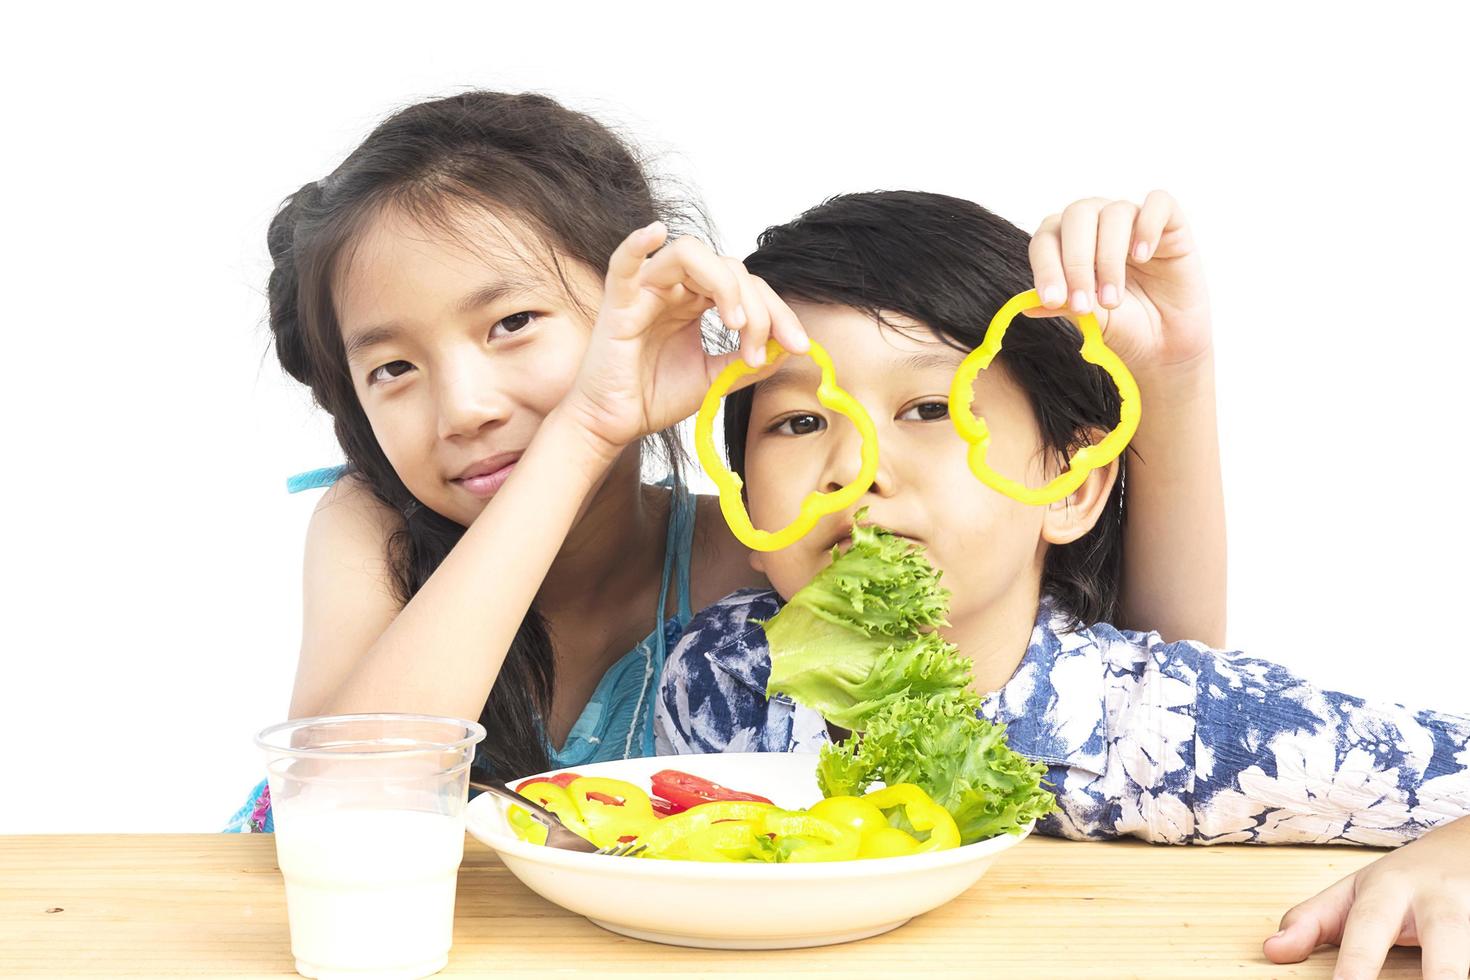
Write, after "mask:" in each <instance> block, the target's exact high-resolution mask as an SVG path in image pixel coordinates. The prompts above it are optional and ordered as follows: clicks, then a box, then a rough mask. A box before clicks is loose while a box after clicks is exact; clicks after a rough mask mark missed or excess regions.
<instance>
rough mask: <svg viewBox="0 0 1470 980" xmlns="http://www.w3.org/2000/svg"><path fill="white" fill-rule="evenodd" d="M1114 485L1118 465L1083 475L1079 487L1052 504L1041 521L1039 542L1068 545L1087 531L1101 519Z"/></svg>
mask: <svg viewBox="0 0 1470 980" xmlns="http://www.w3.org/2000/svg"><path fill="white" fill-rule="evenodd" d="M1117 481H1118V461H1117V460H1116V459H1115V460H1113V461H1112V462H1111V463H1109V464H1108V465H1106V466H1099V467H1098V468H1097V469H1095V470H1091V471H1089V472H1088V474H1087V479H1085V480H1083V481H1082V486H1080V487H1078V488H1077V489H1076V490H1075V491H1073V493H1072V495H1071V496H1069V497H1064V498H1062V499H1061V500H1058V501H1057V502H1056V503H1054V504H1048V505H1047V507H1046V515H1045V516H1044V517H1043V518H1042V523H1041V538H1042V540H1043V541H1045V542H1046V543H1047V544H1071V543H1072V542H1073V541H1076V540H1077V539H1078V538H1080V537H1082V536H1083V535H1084V534H1086V533H1087V532H1088V531H1091V530H1092V529H1093V527H1094V526H1095V525H1096V524H1097V521H1098V518H1100V517H1102V512H1103V508H1104V507H1105V506H1106V505H1107V502H1108V497H1109V496H1110V495H1111V494H1112V492H1113V484H1114V483H1116V482H1117Z"/></svg>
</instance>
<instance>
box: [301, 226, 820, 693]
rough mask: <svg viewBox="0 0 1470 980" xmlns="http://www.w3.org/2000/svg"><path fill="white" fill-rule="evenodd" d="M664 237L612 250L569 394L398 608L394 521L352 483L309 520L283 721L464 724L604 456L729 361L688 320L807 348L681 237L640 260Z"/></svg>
mask: <svg viewBox="0 0 1470 980" xmlns="http://www.w3.org/2000/svg"><path fill="white" fill-rule="evenodd" d="M666 236H667V231H666V229H664V228H663V226H662V225H661V224H657V223H656V224H655V225H652V226H649V227H648V228H644V229H641V230H639V231H637V232H634V233H633V234H632V235H630V236H628V238H627V239H626V240H625V241H624V242H623V243H622V245H620V246H619V247H618V250H617V252H615V253H614V255H613V256H612V259H611V260H610V262H609V271H608V276H607V283H606V290H605V292H604V296H603V302H602V307H601V309H600V310H599V313H598V319H597V323H596V324H595V325H594V326H593V329H592V337H591V342H590V344H589V347H588V350H587V353H586V355H585V356H584V359H583V363H582V367H581V370H580V373H579V374H578V377H577V380H576V381H575V383H574V384H573V387H572V390H571V391H570V392H569V394H568V395H567V396H566V397H565V398H564V399H563V401H562V403H561V404H560V405H559V406H558V407H557V408H556V409H554V410H553V411H552V412H551V413H549V414H548V415H547V417H546V418H545V420H543V422H542V424H541V427H540V428H539V429H538V431H537V432H536V435H535V436H534V437H533V439H532V440H531V442H530V445H529V446H528V447H527V449H526V452H525V453H524V454H523V455H522V457H521V459H520V460H519V461H518V462H517V464H516V469H515V472H514V473H513V474H512V475H511V476H510V478H509V479H508V480H507V481H506V482H505V484H504V486H502V487H501V488H500V491H499V492H498V493H496V494H495V496H493V497H492V498H491V499H490V501H489V502H488V503H487V504H486V505H485V508H484V510H482V511H481V512H480V514H479V516H477V517H476V518H475V520H474V522H473V523H472V524H471V525H470V527H469V528H468V529H467V530H466V531H465V534H464V536H463V537H462V538H461V539H460V541H459V543H458V544H456V545H455V547H454V549H453V550H452V551H451V552H450V553H449V555H448V556H447V557H446V558H445V559H444V561H443V563H442V564H441V565H440V566H439V568H438V569H437V570H436V571H435V572H434V573H433V574H432V575H431V576H430V577H429V579H428V581H426V582H425V583H424V585H423V587H422V588H421V589H420V590H419V591H418V593H417V594H416V595H414V597H413V598H412V599H411V600H410V601H409V602H408V604H407V605H405V606H403V607H402V609H398V608H397V604H396V602H395V601H394V600H393V598H392V596H393V590H392V589H391V588H390V587H389V584H388V579H387V575H386V570H385V569H384V565H385V559H384V554H385V550H384V546H385V544H386V542H387V540H388V536H389V534H390V533H391V529H392V527H393V520H394V519H396V518H395V517H394V515H388V514H386V513H384V511H383V508H382V507H381V505H378V504H376V502H375V501H373V500H372V499H371V497H370V495H369V494H367V493H366V492H364V491H362V490H361V489H360V488H359V489H358V490H357V491H354V490H352V489H351V488H350V487H349V488H346V489H344V490H343V492H342V495H341V499H340V500H333V501H332V502H331V504H330V505H327V504H324V506H323V507H321V508H319V509H318V512H317V514H316V515H315V516H314V517H313V521H312V529H311V531H310V533H309V535H308V546H307V577H306V600H305V609H306V612H305V622H306V635H305V641H304V644H303V650H302V655H301V667H300V670H299V671H298V675H297V682H296V693H295V696H294V697H293V699H292V714H293V716H299V715H306V714H342V713H350V712H360V711H410V712H423V713H431V714H446V715H452V716H455V717H462V718H475V717H478V716H479V714H480V711H481V709H482V708H483V707H484V704H485V699H486V698H487V697H488V696H489V692H490V688H491V687H492V685H493V684H494V683H495V679H496V677H497V676H498V675H499V672H500V667H501V664H502V663H503V661H504V658H505V654H506V652H507V651H508V650H509V648H510V644H511V641H512V640H513V639H514V637H515V634H516V631H517V629H518V628H519V626H520V623H521V620H522V619H523V617H524V616H525V613H526V610H527V609H528V608H529V607H530V605H531V602H532V600H533V599H534V598H535V596H536V593H537V591H538V589H539V588H540V586H541V582H542V581H543V579H544V578H545V576H546V573H547V571H548V570H549V569H550V567H551V564H552V561H553V560H554V559H555V558H556V555H557V553H558V552H559V551H560V549H561V546H562V542H563V541H564V540H565V538H566V536H567V534H568V532H569V531H570V530H571V528H572V526H573V525H574V524H575V523H576V521H577V519H578V515H579V513H580V511H581V508H582V506H583V503H584V501H585V500H586V499H587V497H588V496H589V495H590V493H591V492H592V490H593V488H594V487H595V486H596V485H597V483H598V481H599V480H600V479H601V478H602V476H603V475H604V474H605V473H606V472H607V470H608V469H609V467H610V466H611V465H612V462H613V460H615V459H616V458H617V457H618V455H619V454H620V453H621V452H622V451H623V450H624V449H625V448H626V447H627V446H628V445H630V444H631V443H632V442H634V441H635V440H636V439H638V438H639V437H640V436H642V435H644V434H645V433H648V432H652V431H657V430H658V429H661V428H664V427H666V426H668V425H671V424H673V423H674V422H676V421H678V420H679V419H681V418H683V417H685V416H687V415H689V414H691V413H692V412H693V411H694V409H695V408H696V407H697V406H698V404H699V401H700V399H701V398H702V396H703V394H704V391H705V389H706V388H707V387H708V385H709V383H710V380H711V379H712V378H713V377H714V375H715V374H717V373H718V372H719V371H720V370H721V369H722V368H723V367H724V366H725V364H726V363H727V362H728V361H729V360H730V359H731V358H733V357H735V356H740V355H739V354H729V355H722V356H711V355H707V354H705V353H704V350H703V348H702V347H701V345H700V337H699V329H700V317H701V315H702V314H703V313H704V312H705V311H706V310H708V309H710V308H711V307H714V306H718V308H719V310H720V313H721V316H722V317H723V319H724V320H725V322H726V323H727V324H730V325H731V326H734V327H735V328H737V329H740V330H741V341H742V343H741V353H743V354H744V356H746V357H747V358H748V359H753V358H763V357H764V347H765V343H766V338H767V336H768V335H769V334H771V333H773V332H774V333H775V334H776V335H777V337H778V339H779V340H780V341H781V343H782V345H783V346H786V347H787V349H790V350H804V349H805V348H806V341H805V334H804V333H803V332H802V330H801V327H800V324H799V323H798V322H797V320H796V317H795V315H794V314H792V313H791V311H790V309H789V308H787V307H786V306H785V304H784V303H782V302H781V301H780V300H779V299H777V298H776V297H775V294H774V293H772V292H770V290H769V289H768V288H766V287H765V285H764V283H762V282H760V281H759V280H756V279H754V277H751V276H748V275H746V274H745V273H744V271H743V269H742V268H741V267H740V266H739V265H738V263H732V262H730V261H729V260H725V259H722V258H721V257H719V256H717V255H715V254H714V253H713V252H711V251H710V250H709V249H708V248H706V247H705V246H703V245H702V244H700V243H698V242H696V241H694V240H692V239H681V240H679V241H677V242H674V243H672V244H670V245H669V246H668V247H667V248H663V249H662V250H660V251H658V253H657V254H656V255H653V256H652V257H648V256H649V253H651V252H654V251H655V250H658V249H660V247H661V246H662V245H663V244H664V240H665V238H666ZM655 393H656V395H657V397H655ZM339 504H340V506H338V505H339ZM488 583H493V588H494V592H493V601H487V584H488Z"/></svg>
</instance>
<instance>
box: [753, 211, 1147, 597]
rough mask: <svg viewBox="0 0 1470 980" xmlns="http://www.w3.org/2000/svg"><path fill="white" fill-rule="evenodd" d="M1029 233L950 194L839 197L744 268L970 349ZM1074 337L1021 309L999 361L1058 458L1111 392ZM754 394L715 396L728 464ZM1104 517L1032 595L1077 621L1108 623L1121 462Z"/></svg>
mask: <svg viewBox="0 0 1470 980" xmlns="http://www.w3.org/2000/svg"><path fill="white" fill-rule="evenodd" d="M1029 241H1030V237H1029V236H1028V235H1027V234H1026V233H1025V232H1023V231H1021V230H1020V229H1019V228H1017V227H1015V226H1014V225H1012V224H1011V223H1010V222H1008V221H1006V220H1004V219H1003V218H1000V217H997V216H996V215H994V214H991V213H990V212H989V211H987V210H985V209H984V208H982V207H980V206H979V205H978V204H973V203H971V202H969V201H964V200H960V199H959V198H954V197H946V196H944V195H941V194H924V193H919V192H914V191H880V192H874V193H867V194H844V195H841V196H839V197H834V198H831V199H830V200H828V201H826V202H824V203H822V204H820V205H818V206H817V207H815V208H812V209H811V210H809V211H807V212H806V213H804V214H802V215H801V216H800V217H798V218H797V219H796V220H794V221H791V222H788V223H786V224H784V225H777V226H775V227H772V228H767V229H766V230H765V231H764V232H762V233H761V236H760V238H759V239H758V240H757V246H758V247H757V248H756V250H755V251H754V252H752V253H751V254H750V255H749V256H747V257H746V259H745V265H746V267H747V268H748V269H749V270H750V271H751V272H752V273H753V274H755V275H757V276H760V277H761V278H763V279H765V280H766V282H768V283H769V284H770V285H771V287H772V288H773V289H775V290H776V292H777V293H779V294H780V295H781V296H782V297H783V298H784V299H787V300H805V301H807V302H811V303H823V304H831V305H836V306H847V307H852V308H853V309H856V310H860V311H862V312H865V313H867V314H869V315H871V316H874V317H875V318H878V319H879V320H880V321H882V320H883V318H884V315H885V314H889V315H891V314H901V315H903V316H906V317H910V318H912V319H914V320H917V321H919V322H920V323H922V324H924V325H925V326H926V327H928V328H929V329H930V330H932V331H933V332H934V334H935V335H936V336H937V337H938V338H939V339H940V340H941V341H943V342H944V343H946V344H948V345H949V346H951V347H954V348H958V349H960V350H964V351H970V350H974V349H975V348H976V347H978V346H980V344H981V342H982V341H983V340H984V338H985V330H986V327H987V326H988V325H989V323H990V318H991V317H993V316H994V315H995V312H996V310H998V309H1000V307H1001V306H1002V305H1004V304H1005V303H1006V301H1007V300H1009V299H1010V298H1011V297H1012V296H1014V295H1016V294H1017V293H1019V292H1022V291H1023V290H1026V289H1029V288H1031V284H1032V276H1031V266H1030V261H1029V259H1028V257H1027V245H1028V243H1029ZM1081 345H1082V335H1081V333H1080V332H1079V331H1078V330H1077V328H1076V327H1074V326H1073V325H1072V324H1070V323H1068V322H1067V321H1066V320H1062V319H1044V320H1043V319H1037V320H1031V319H1027V318H1024V317H1018V318H1017V319H1016V321H1015V322H1014V323H1013V324H1012V325H1011V327H1010V328H1009V329H1008V330H1007V331H1006V340H1005V347H1004V348H1003V349H1002V350H1001V352H1000V354H999V355H998V356H997V358H996V363H997V364H1002V365H1004V367H1005V370H1006V371H1007V373H1008V374H1009V376H1010V377H1011V378H1012V379H1014V380H1015V382H1016V383H1017V384H1018V385H1019V386H1020V387H1021V388H1022V389H1023V390H1024V391H1025V392H1026V397H1027V398H1028V400H1029V401H1030V403H1031V408H1032V410H1033V411H1034V412H1035V414H1036V420H1037V422H1038V424H1039V426H1040V429H1041V437H1042V441H1043V443H1044V445H1045V447H1046V449H1048V450H1049V451H1051V452H1053V453H1055V454H1056V457H1057V458H1058V460H1059V461H1065V460H1066V459H1067V458H1069V457H1070V455H1071V453H1072V452H1073V451H1075V450H1076V449H1079V448H1081V446H1083V445H1085V444H1086V443H1087V442H1088V439H1089V432H1090V430H1102V431H1107V430H1109V429H1111V428H1113V427H1114V426H1115V425H1117V424H1118V413H1119V403H1118V391H1117V388H1116V387H1114V385H1113V383H1112V381H1111V379H1110V378H1109V377H1108V375H1107V373H1106V372H1105V371H1103V369H1102V368H1100V367H1097V366H1095V365H1093V364H1089V363H1087V362H1086V361H1084V360H1082V358H1081V356H1080V355H1079V354H1078V348H1079V347H1081ZM753 399H754V394H753V389H751V388H744V389H741V390H740V391H738V392H735V393H733V394H731V395H730V396H729V397H728V398H726V399H725V439H726V445H727V446H728V452H729V456H730V466H731V468H732V469H733V470H735V471H736V472H737V473H741V474H742V475H743V473H744V463H745V436H746V429H747V428H748V427H749V424H750V413H751V406H752V402H753ZM1119 465H1120V470H1119V476H1118V480H1117V482H1116V483H1115V484H1114V486H1113V490H1112V493H1111V495H1110V496H1109V497H1108V500H1107V503H1106V505H1105V509H1104V511H1103V514H1102V516H1101V517H1100V518H1099V519H1098V522H1097V524H1096V525H1095V526H1094V527H1093V529H1092V530H1091V531H1089V532H1088V533H1087V534H1085V535H1083V536H1082V537H1081V538H1079V539H1078V540H1077V541H1074V542H1072V543H1071V544H1067V545H1060V546H1056V547H1053V548H1051V549H1049V550H1048V551H1047V555H1046V563H1045V566H1044V568H1043V571H1042V591H1043V592H1044V593H1047V594H1049V595H1051V596H1053V597H1055V599H1056V600H1057V601H1058V603H1059V604H1060V605H1061V607H1062V608H1064V609H1065V610H1066V611H1067V612H1069V613H1070V614H1071V615H1072V616H1074V617H1076V618H1077V619H1078V620H1079V621H1081V622H1083V623H1096V622H1106V621H1113V620H1114V619H1115V618H1116V614H1117V612H1118V591H1119V577H1120V574H1121V568H1122V558H1123V499H1124V494H1123V487H1124V480H1123V470H1122V468H1121V467H1122V461H1121V460H1120V461H1119Z"/></svg>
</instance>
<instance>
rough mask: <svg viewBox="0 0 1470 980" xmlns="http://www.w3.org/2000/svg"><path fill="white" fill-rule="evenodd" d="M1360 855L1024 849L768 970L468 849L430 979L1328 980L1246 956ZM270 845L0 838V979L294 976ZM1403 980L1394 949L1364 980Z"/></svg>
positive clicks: (189, 839)
mask: <svg viewBox="0 0 1470 980" xmlns="http://www.w3.org/2000/svg"><path fill="white" fill-rule="evenodd" d="M1378 854H1379V852H1377V851H1370V850H1361V849H1355V848H1338V847H1271V848H1250V847H1243V846H1234V847H1231V846H1224V847H1208V848H1206V847H1151V846H1149V845H1147V844H1141V843H1131V842H1130V843H1115V844H1091V843H1073V842H1069V841H1058V840H1049V839H1044V838H1037V837H1032V838H1030V839H1028V840H1026V841H1023V842H1022V843H1021V844H1020V846H1018V847H1017V848H1015V849H1014V850H1012V851H1009V852H1008V853H1006V854H1005V855H1003V856H1002V857H1001V858H1000V860H999V861H997V862H996V864H995V866H994V867H993V868H991V870H990V872H989V873H988V874H987V875H986V877H985V878H983V879H981V881H980V883H979V884H978V885H976V886H975V887H974V888H972V889H971V890H970V891H969V892H968V893H966V894H965V895H963V896H961V897H960V898H958V899H956V900H955V901H954V902H951V903H950V904H949V905H947V906H945V907H943V908H940V909H937V910H935V911H933V912H930V913H929V914H927V915H924V916H921V917H919V918H917V919H914V920H913V921H912V922H910V923H909V924H908V925H906V926H903V927H902V928H900V929H898V930H896V931H894V932H891V933H888V934H887V935H884V936H878V937H875V938H873V939H867V940H863V941H862V942H857V943H850V944H847V945H842V946H829V947H824V948H817V949H799V950H782V951H772V952H725V951H714V950H698V949H683V948H680V947H674V946H660V945H657V944H653V943H644V942H639V941H637V940H633V939H625V938H623V937H621V936H616V935H613V934H612V933H608V932H604V931H603V930H601V929H599V928H597V927H596V926H594V925H592V924H591V923H589V922H587V921H586V920H585V919H582V918H581V917H579V916H576V915H573V914H572V913H570V912H567V911H564V910H563V909H561V908H559V907H557V906H555V905H552V904H550V903H549V902H546V901H545V900H543V899H541V898H540V897H538V896H537V895H535V894H533V893H532V892H531V891H530V890H529V889H527V888H526V887H525V886H524V885H522V884H521V883H520V882H519V881H518V880H517V879H516V878H515V877H514V876H513V875H511V874H510V872H508V871H507V870H506V869H505V868H504V866H503V865H501V863H500V861H499V859H497V858H496V856H495V854H494V852H492V851H490V850H488V849H487V848H485V847H484V846H483V845H481V844H479V843H478V842H477V841H475V840H474V839H472V838H471V839H468V843H467V846H466V848H465V860H464V865H463V866H462V868H461V870H460V877H459V901H458V908H457V910H456V919H455V930H454V949H453V951H452V952H451V953H450V959H449V967H448V968H447V969H446V970H445V971H444V972H443V973H442V974H440V976H479V975H496V976H517V975H520V976H530V975H533V974H534V975H543V974H545V973H548V972H563V973H570V972H585V973H588V974H592V975H602V974H614V973H637V974H643V973H656V974H686V975H687V974H700V975H708V974H746V973H754V972H756V971H759V972H760V973H776V974H809V975H816V974H823V973H832V974H836V973H841V974H842V975H843V976H845V977H849V976H854V975H868V976H900V977H913V976H915V975H916V974H918V975H920V976H921V977H925V976H933V977H936V978H938V977H941V976H942V977H945V978H948V977H974V976H982V975H984V976H995V977H1062V976H1068V977H1108V978H1121V977H1132V976H1148V977H1171V978H1173V977H1222V976H1230V977H1328V976H1331V972H1332V963H1333V960H1334V957H1335V954H1336V951H1335V950H1334V949H1332V948H1329V947H1324V948H1323V949H1322V950H1320V951H1318V952H1317V953H1316V954H1314V955H1313V956H1312V957H1311V958H1310V959H1309V960H1307V961H1306V962H1305V963H1300V964H1294V965H1290V966H1276V965H1274V964H1271V963H1269V962H1267V960H1266V959H1265V958H1264V957H1263V956H1262V955H1261V940H1262V939H1264V938H1265V937H1266V936H1268V935H1270V934H1271V933H1272V932H1274V931H1275V929H1276V924H1277V920H1278V919H1279V918H1280V916H1281V914H1282V913H1283V912H1285V911H1286V909H1288V908H1290V907H1291V906H1292V905H1294V904H1295V903H1296V902H1298V901H1300V900H1302V899H1304V898H1306V897H1308V896H1310V895H1313V894H1315V893H1316V891H1317V890H1318V889H1320V888H1322V887H1324V886H1326V885H1328V884H1330V883H1331V882H1333V881H1335V880H1337V879H1338V878H1339V877H1341V876H1342V875H1345V874H1347V873H1348V872H1350V871H1353V870H1355V869H1357V868H1359V867H1362V866H1363V865H1364V864H1367V863H1368V862H1369V861H1371V860H1372V859H1373V858H1375V857H1377V856H1378ZM292 963H293V960H292V958H291V953H290V940H289V934H288V932H287V928H286V905H285V892H284V889H283V887H282V884H281V875H280V872H279V871H278V870H277V869H276V861H275V847H274V844H273V842H272V838H271V837H270V836H269V835H265V834H259V835H255V834H252V835H245V836H233V835H223V834H210V835H137V836H100V835H97V836H93V835H87V836H51V837H0V976H4V977H30V976H45V977H58V976H64V977H82V976H108V977H123V976H148V977H162V976H230V977H257V976H295V972H294V970H293V968H292ZM1418 974H1419V952H1418V950H1416V949H1394V950H1393V951H1392V953H1391V954H1390V956H1389V959H1388V964H1387V966H1386V968H1385V970H1384V973H1383V975H1384V976H1388V977H1409V976H1418Z"/></svg>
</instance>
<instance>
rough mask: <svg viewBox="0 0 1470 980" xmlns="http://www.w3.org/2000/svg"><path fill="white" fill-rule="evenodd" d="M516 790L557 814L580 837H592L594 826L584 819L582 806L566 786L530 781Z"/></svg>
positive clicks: (528, 816)
mask: <svg viewBox="0 0 1470 980" xmlns="http://www.w3.org/2000/svg"><path fill="white" fill-rule="evenodd" d="M516 792H518V793H520V794H521V795H522V796H524V797H525V798H526V799H528V800H534V801H535V802H537V803H540V804H541V805H542V806H544V807H546V809H548V810H550V811H551V812H552V813H554V814H556V817H557V819H558V820H560V821H561V822H562V824H563V825H564V826H565V827H566V828H567V829H568V830H570V831H571V832H572V833H574V834H576V835H577V836H578V837H582V838H585V839H586V840H591V839H592V828H591V827H589V826H587V821H585V820H583V819H582V809H581V807H579V806H577V803H576V801H575V800H573V799H572V794H570V793H568V792H567V791H566V789H565V787H562V786H558V785H557V784H556V783H551V782H541V783H529V784H527V785H525V786H522V787H521V788H520V789H518V790H516ZM526 818H527V819H531V816H530V814H527V815H526ZM543 840H544V837H543Z"/></svg>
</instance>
